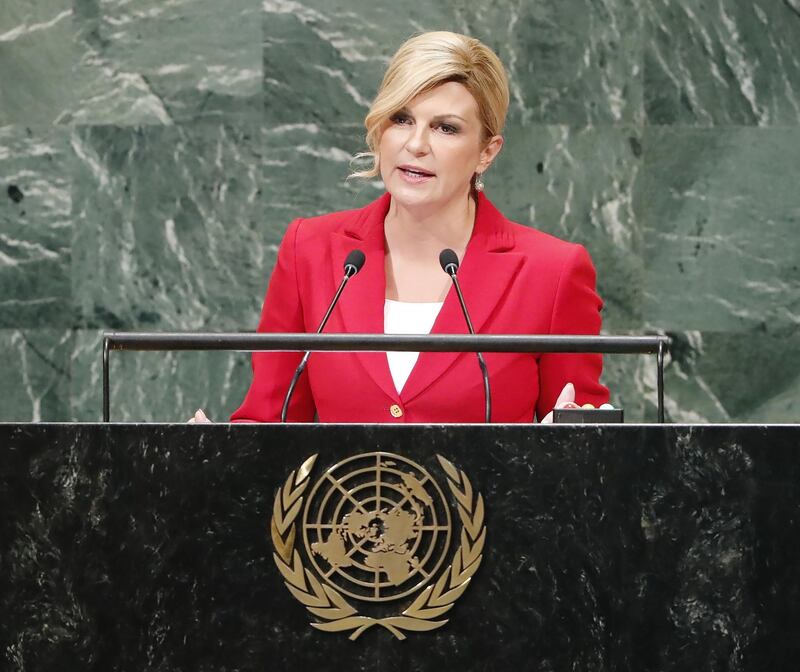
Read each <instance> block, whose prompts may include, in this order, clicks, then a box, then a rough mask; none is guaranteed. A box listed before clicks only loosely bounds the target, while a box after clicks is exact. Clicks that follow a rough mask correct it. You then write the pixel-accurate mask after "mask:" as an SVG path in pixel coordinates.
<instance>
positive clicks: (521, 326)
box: [231, 194, 608, 423]
mask: <svg viewBox="0 0 800 672" xmlns="http://www.w3.org/2000/svg"><path fill="white" fill-rule="evenodd" d="M389 202H390V196H389V194H384V195H383V196H382V197H381V198H379V199H378V200H376V201H374V202H373V203H370V204H369V205H367V206H366V207H364V208H361V209H359V210H350V211H345V212H335V213H332V214H329V215H323V216H320V217H314V218H311V219H297V220H295V221H294V222H292V223H291V225H290V226H289V228H288V230H287V232H286V235H285V236H284V238H283V242H282V243H281V246H280V250H279V252H278V260H277V263H276V265H275V269H274V271H273V273H272V278H271V279H270V283H269V288H268V290H267V295H266V299H265V300H264V307H263V310H262V313H261V321H260V322H259V325H258V331H261V332H314V331H316V329H317V327H318V326H319V323H320V321H321V319H322V317H323V315H324V314H325V310H326V309H327V306H328V304H329V302H330V300H331V298H332V297H333V294H334V292H335V291H336V287H337V286H338V284H339V282H340V281H341V278H342V265H343V263H344V259H345V257H346V256H347V254H348V253H349V252H350V251H351V250H353V249H355V248H359V249H361V250H363V252H364V253H365V254H366V263H365V264H364V267H363V268H362V269H361V272H360V273H358V275H356V276H354V277H353V278H352V279H351V280H350V281H349V282H348V283H347V287H345V290H344V293H343V294H342V297H341V300H340V301H339V304H338V305H337V307H336V308H335V310H334V311H333V314H332V315H331V318H330V321H329V322H328V324H327V326H326V328H325V331H326V333H328V332H349V333H383V310H384V298H385V291H386V279H385V272H384V255H385V250H384V234H383V219H384V217H385V215H386V212H387V210H388V208H389ZM458 279H459V282H460V283H461V287H462V290H463V292H464V298H465V300H466V302H467V308H468V309H469V312H470V317H471V318H472V321H473V324H474V327H475V331H476V333H478V334H490V333H491V334H597V333H598V332H599V331H600V308H601V307H602V302H601V301H600V298H599V297H598V296H597V294H596V293H595V272H594V268H593V266H592V262H591V260H590V258H589V255H588V253H587V252H586V250H585V249H584V248H583V247H582V246H580V245H576V244H573V243H567V242H564V241H562V240H559V239H557V238H554V237H553V236H550V235H548V234H545V233H542V232H541V231H537V230H535V229H531V228H528V227H525V226H521V225H520V224H515V223H513V222H510V221H509V220H507V219H506V218H505V217H503V215H502V214H501V213H500V212H499V211H498V210H497V209H496V208H495V207H494V206H493V205H492V204H491V202H489V200H488V199H487V198H486V197H485V196H483V195H482V194H481V195H480V197H479V202H478V207H477V214H476V218H475V226H474V229H473V233H472V238H471V239H470V241H469V244H468V246H467V249H466V252H465V254H464V258H463V260H462V263H461V267H460V269H459V272H458ZM431 333H433V334H449V333H455V334H464V333H467V328H466V325H465V323H464V317H463V315H462V313H461V309H460V307H459V304H458V297H457V296H456V295H455V292H454V290H453V289H452V288H451V290H450V292H449V293H448V294H447V297H446V298H445V302H444V305H443V306H442V309H441V311H440V313H439V316H438V317H437V319H436V322H435V323H434V325H433V329H432V331H431ZM484 356H485V359H486V365H487V368H488V370H489V379H490V384H491V391H492V422H531V421H533V419H534V411H535V413H536V415H537V416H538V417H539V418H542V417H544V415H545V414H546V413H547V412H548V411H550V410H551V409H552V407H553V405H554V403H555V401H556V398H557V396H558V394H559V392H560V391H561V389H562V388H563V387H564V384H565V383H567V382H569V381H571V382H573V383H574V384H575V389H576V394H577V399H576V401H577V402H578V403H580V404H583V403H586V402H591V403H593V404H595V405H599V404H601V403H603V402H605V401H607V400H608V390H607V389H606V388H605V387H603V386H602V385H601V384H600V383H599V377H600V372H601V370H602V357H601V356H600V355H577V354H544V355H531V354H506V353H486V354H485V355H484ZM300 358H301V354H300V353H254V354H253V382H252V384H251V386H250V390H249V391H248V393H247V396H246V397H245V400H244V402H243V403H242V405H241V407H240V408H239V409H238V410H237V411H236V412H235V413H234V414H233V416H232V417H231V420H232V421H248V420H250V421H257V422H275V421H277V420H279V418H280V411H281V407H282V405H283V398H284V395H285V394H286V390H287V387H288V385H289V381H290V380H291V378H292V374H293V372H294V370H295V368H296V367H297V364H298V363H299V361H300ZM315 412H316V413H317V414H318V416H319V420H320V421H321V422H390V423H402V422H426V423H427V422H483V420H484V393H483V379H482V377H481V373H480V369H479V367H478V363H477V360H476V358H475V355H474V354H473V353H421V354H420V356H419V359H418V360H417V364H416V366H415V367H414V369H413V371H412V372H411V375H410V376H409V378H408V381H407V382H406V384H405V386H404V387H403V391H402V392H401V393H398V392H397V390H396V389H395V387H394V383H393V382H392V377H391V374H390V373H389V365H388V363H387V360H386V354H385V353H374V352H359V353H329V352H315V353H313V354H312V355H311V358H310V359H309V363H308V369H307V371H306V372H305V373H304V374H303V376H302V377H301V379H300V382H299V383H298V385H297V388H296V390H295V393H294V397H293V398H292V403H291V405H290V408H289V414H288V419H289V420H290V421H311V420H312V419H313V418H314V414H315Z"/></svg>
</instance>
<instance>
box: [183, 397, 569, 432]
mask: <svg viewBox="0 0 800 672" xmlns="http://www.w3.org/2000/svg"><path fill="white" fill-rule="evenodd" d="M573 396H574V395H573ZM204 423H208V424H211V420H209V419H208V418H207V417H206V414H205V413H203V409H202V408H198V409H197V410H196V411H195V413H194V416H192V418H191V419H190V420H189V424H190V425H192V424H197V425H199V424H204Z"/></svg>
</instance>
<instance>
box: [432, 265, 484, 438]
mask: <svg viewBox="0 0 800 672" xmlns="http://www.w3.org/2000/svg"><path fill="white" fill-rule="evenodd" d="M446 252H451V253H452V257H449V255H448V256H447V257H446V256H445V253H446ZM439 260H440V263H441V265H442V269H443V270H444V272H445V273H447V275H449V276H450V279H451V280H452V281H453V287H455V288H456V294H457V295H458V302H459V303H460V304H461V312H463V313H464V319H465V320H466V321H467V329H469V333H470V334H472V335H473V336H474V335H475V329H474V328H473V327H472V320H471V319H470V317H469V311H468V310H467V304H466V303H465V302H464V295H463V294H462V293H461V285H459V284H458V278H457V277H456V271H457V270H458V257H457V256H456V254H455V252H453V251H452V250H443V251H442V254H441V255H440V256H439ZM475 354H476V355H477V356H478V366H480V367H481V375H482V376H483V394H484V399H485V418H486V424H487V425H488V424H489V423H490V422H491V421H492V393H491V390H490V389H489V370H488V369H487V368H486V360H484V359H483V355H482V354H481V353H480V352H477V351H476V352H475Z"/></svg>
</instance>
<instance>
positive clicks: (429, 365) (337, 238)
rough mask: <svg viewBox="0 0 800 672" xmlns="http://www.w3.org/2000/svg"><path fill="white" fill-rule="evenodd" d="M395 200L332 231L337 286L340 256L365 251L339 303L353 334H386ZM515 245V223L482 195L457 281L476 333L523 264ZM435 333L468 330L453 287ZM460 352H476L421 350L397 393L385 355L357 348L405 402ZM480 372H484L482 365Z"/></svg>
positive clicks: (369, 370) (369, 369) (386, 200)
mask: <svg viewBox="0 0 800 672" xmlns="http://www.w3.org/2000/svg"><path fill="white" fill-rule="evenodd" d="M390 202H391V196H390V195H389V194H384V195H383V196H381V197H380V198H378V199H377V200H375V201H373V202H372V203H370V204H369V205H368V206H366V207H365V208H363V209H362V210H361V211H359V214H358V216H357V217H354V218H353V219H351V220H350V221H349V222H347V223H346V224H345V226H344V227H342V229H341V230H340V231H338V232H336V233H334V234H333V236H332V250H331V251H332V253H333V259H334V263H333V265H332V266H333V272H334V282H335V283H336V284H337V285H338V283H339V282H340V280H341V264H340V263H339V261H338V260H339V259H342V260H344V258H345V257H346V256H347V254H348V253H349V252H350V251H351V250H352V249H354V248H360V249H361V250H362V251H363V252H364V254H365V255H366V262H365V264H364V267H363V268H362V269H361V272H360V273H359V274H358V275H357V276H355V277H354V278H353V279H352V280H350V281H349V282H348V287H347V288H346V289H345V292H344V294H343V295H342V298H341V301H340V302H339V305H338V307H337V310H339V311H340V314H341V317H342V322H343V325H344V328H345V330H346V331H347V332H348V333H383V311H384V301H385V296H386V274H385V263H384V258H385V253H386V252H385V241H384V235H383V220H384V218H385V217H386V213H387V212H388V210H389V204H390ZM514 247H515V240H514V231H513V227H512V226H511V225H510V223H509V222H508V220H506V218H505V217H503V215H502V214H501V213H500V212H499V211H498V210H497V208H495V207H494V205H492V203H491V202H490V201H489V199H488V198H486V197H485V196H484V195H483V194H479V196H478V207H477V211H476V216H475V226H474V227H473V230H472V237H471V238H470V240H469V243H468V244H467V249H466V252H465V253H464V258H463V259H462V260H461V267H460V268H459V271H458V281H459V284H460V285H461V291H462V292H463V294H464V301H465V302H466V304H467V309H468V310H469V314H470V317H471V319H472V323H473V326H474V327H475V332H476V333H479V334H480V333H482V328H483V326H484V325H485V324H486V322H487V320H488V319H489V318H490V317H491V316H492V314H493V313H494V312H495V311H496V310H498V309H499V308H500V307H501V306H502V304H503V301H504V297H505V294H506V290H507V289H508V288H509V286H510V285H511V283H512V281H513V278H514V276H515V275H516V272H517V271H518V269H519V267H520V265H521V264H522V261H523V255H521V254H518V253H514V252H513V250H514ZM431 333H432V334H464V333H468V330H467V325H466V322H465V321H464V316H463V314H462V313H461V307H460V305H459V302H458V296H457V295H456V292H455V289H454V288H452V287H451V288H450V291H449V292H448V293H447V296H446V297H445V301H444V304H443V305H442V309H441V311H440V312H439V315H438V317H437V318H436V321H435V323H434V325H433V328H432V329H431ZM461 355H464V356H469V357H473V356H474V355H472V354H471V353H430V352H428V353H425V352H423V353H420V357H419V360H418V361H417V365H416V366H415V367H414V369H413V370H412V372H411V375H410V376H409V378H408V381H407V382H406V384H405V386H404V387H403V392H402V394H401V395H398V393H397V390H396V389H395V386H394V382H393V381H392V377H391V373H390V372H389V366H388V363H387V360H386V355H385V354H384V353H382V352H359V353H356V357H357V359H358V360H359V361H360V362H361V364H362V365H363V366H364V368H365V369H366V371H367V373H368V374H369V375H370V376H371V377H372V378H373V379H374V380H375V382H376V383H377V384H378V385H379V386H380V387H381V388H382V389H383V390H384V392H386V393H387V395H388V396H390V397H392V398H394V399H396V400H401V399H402V401H405V402H408V401H410V400H412V399H413V398H414V397H416V396H418V395H419V394H420V393H422V392H423V391H424V390H425V389H426V388H427V387H428V386H430V385H431V384H432V383H433V382H434V381H435V380H436V379H437V378H438V377H439V376H441V375H442V374H443V373H444V372H445V371H446V370H447V369H448V368H450V367H451V366H452V365H453V364H454V363H455V361H456V360H457V359H458V357H459V356H461ZM490 373H491V372H490ZM475 374H476V375H480V372H479V371H478V369H477V365H476V371H475Z"/></svg>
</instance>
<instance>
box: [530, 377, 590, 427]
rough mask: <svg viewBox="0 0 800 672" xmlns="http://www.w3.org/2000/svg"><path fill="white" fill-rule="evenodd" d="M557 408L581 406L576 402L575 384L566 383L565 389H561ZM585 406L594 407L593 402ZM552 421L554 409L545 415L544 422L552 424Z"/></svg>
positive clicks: (554, 407)
mask: <svg viewBox="0 0 800 672" xmlns="http://www.w3.org/2000/svg"><path fill="white" fill-rule="evenodd" d="M556 408H581V407H580V406H578V404H576V403H575V386H574V385H573V384H572V383H567V384H566V385H564V389H563V390H561V394H559V395H558V399H556V405H555V406H553V409H556ZM583 408H594V406H593V405H592V404H584V405H583ZM551 422H553V411H550V412H549V413H548V414H547V415H545V416H544V419H543V420H542V424H543V425H544V424H550V423H551Z"/></svg>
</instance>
